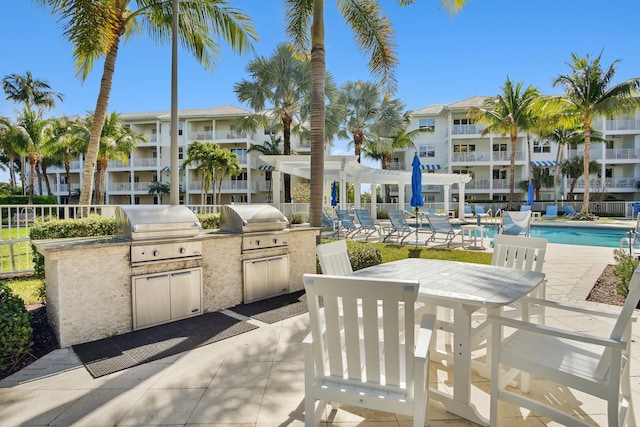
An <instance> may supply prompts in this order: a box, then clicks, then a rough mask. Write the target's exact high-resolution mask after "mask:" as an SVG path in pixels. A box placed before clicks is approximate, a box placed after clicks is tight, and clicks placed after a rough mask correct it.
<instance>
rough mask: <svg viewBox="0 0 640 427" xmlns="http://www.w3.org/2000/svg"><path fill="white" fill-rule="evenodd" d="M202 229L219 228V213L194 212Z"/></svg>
mask: <svg viewBox="0 0 640 427" xmlns="http://www.w3.org/2000/svg"><path fill="white" fill-rule="evenodd" d="M196 217H197V218H198V221H200V225H202V228H203V229H204V230H214V229H216V228H220V214H196Z"/></svg>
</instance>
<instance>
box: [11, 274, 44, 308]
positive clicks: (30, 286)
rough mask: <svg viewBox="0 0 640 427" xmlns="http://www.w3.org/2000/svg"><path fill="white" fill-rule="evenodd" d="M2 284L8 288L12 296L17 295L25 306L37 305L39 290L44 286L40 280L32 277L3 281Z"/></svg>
mask: <svg viewBox="0 0 640 427" xmlns="http://www.w3.org/2000/svg"><path fill="white" fill-rule="evenodd" d="M2 283H4V284H6V285H8V286H9V288H10V289H11V290H12V291H13V293H14V294H16V295H18V296H19V297H20V298H22V300H23V301H24V303H25V304H37V303H39V302H41V301H40V299H39V298H38V294H39V290H40V288H41V287H42V286H44V284H43V282H42V280H40V279H34V278H33V277H20V278H16V279H11V280H4V281H3V282H2Z"/></svg>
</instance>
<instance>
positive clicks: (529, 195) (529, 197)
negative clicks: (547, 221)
mask: <svg viewBox="0 0 640 427" xmlns="http://www.w3.org/2000/svg"><path fill="white" fill-rule="evenodd" d="M533 197H534V196H533V182H531V181H529V189H528V191H527V204H528V205H529V206H533Z"/></svg>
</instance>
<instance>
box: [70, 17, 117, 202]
mask: <svg viewBox="0 0 640 427" xmlns="http://www.w3.org/2000/svg"><path fill="white" fill-rule="evenodd" d="M120 34H121V35H122V34H124V28H122V30H121V32H120ZM119 45H120V37H118V39H117V40H116V41H115V42H114V43H113V44H112V45H111V48H110V49H109V52H107V56H106V57H105V61H104V69H103V72H102V80H100V92H99V94H98V100H97V102H96V109H95V111H94V113H93V123H92V125H91V136H90V137H89V146H88V148H87V155H86V156H85V163H84V170H83V172H82V190H81V192H80V200H79V202H78V204H79V205H90V204H91V195H92V193H93V178H94V169H95V167H96V164H97V161H98V150H99V148H100V136H101V134H102V127H103V126H104V118H105V117H106V116H107V108H109V96H110V94H111V86H112V83H113V74H114V72H115V69H116V58H117V56H118V47H119Z"/></svg>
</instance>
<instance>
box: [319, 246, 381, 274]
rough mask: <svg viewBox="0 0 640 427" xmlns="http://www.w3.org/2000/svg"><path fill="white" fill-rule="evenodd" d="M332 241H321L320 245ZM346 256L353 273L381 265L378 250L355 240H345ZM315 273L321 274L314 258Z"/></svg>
mask: <svg viewBox="0 0 640 427" xmlns="http://www.w3.org/2000/svg"><path fill="white" fill-rule="evenodd" d="M332 241H333V240H332V239H322V243H328V242H332ZM347 254H348V255H349V261H350V262H351V267H352V268H353V271H356V270H361V269H363V268H365V267H371V266H372V265H378V264H382V255H381V253H380V250H379V249H378V248H377V247H376V246H374V245H372V244H370V243H366V242H356V241H355V240H347ZM316 271H317V272H318V273H322V270H321V269H320V262H318V261H317V258H316Z"/></svg>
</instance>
